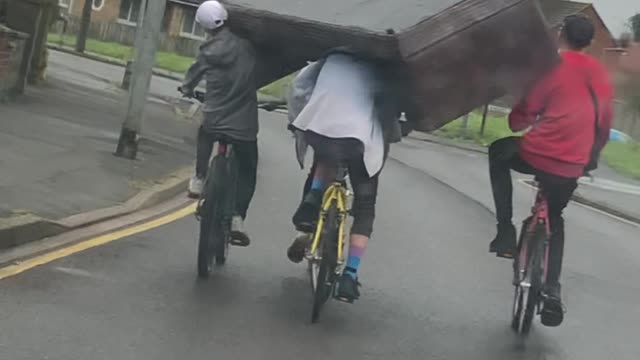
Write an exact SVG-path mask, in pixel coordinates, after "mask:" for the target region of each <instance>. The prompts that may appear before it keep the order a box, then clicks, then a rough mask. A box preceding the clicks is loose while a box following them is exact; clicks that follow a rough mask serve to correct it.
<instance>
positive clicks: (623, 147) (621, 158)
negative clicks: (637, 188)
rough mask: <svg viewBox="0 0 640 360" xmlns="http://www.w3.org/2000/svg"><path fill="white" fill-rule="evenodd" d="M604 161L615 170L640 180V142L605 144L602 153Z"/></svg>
mask: <svg viewBox="0 0 640 360" xmlns="http://www.w3.org/2000/svg"><path fill="white" fill-rule="evenodd" d="M602 157H603V159H604V161H605V162H606V163H607V165H609V166H610V167H611V168H612V169H614V170H616V171H617V172H619V173H621V174H624V175H627V176H630V177H632V178H634V179H636V180H640V144H639V143H629V144H623V143H614V142H611V143H609V144H608V145H607V147H606V148H605V149H604V151H603V153H602Z"/></svg>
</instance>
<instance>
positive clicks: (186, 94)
mask: <svg viewBox="0 0 640 360" xmlns="http://www.w3.org/2000/svg"><path fill="white" fill-rule="evenodd" d="M178 92H179V93H180V94H182V96H183V97H186V98H189V99H192V98H193V97H194V96H195V94H194V92H193V91H187V90H185V89H184V88H183V87H182V86H178Z"/></svg>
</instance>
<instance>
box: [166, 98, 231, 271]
mask: <svg viewBox="0 0 640 360" xmlns="http://www.w3.org/2000/svg"><path fill="white" fill-rule="evenodd" d="M178 91H180V92H181V93H183V92H182V89H181V88H178ZM183 94H184V93H183ZM190 95H191V97H193V98H195V99H196V100H198V101H200V102H203V100H204V93H203V92H200V91H195V92H194V93H193V94H190ZM213 138H214V139H215V143H214V152H213V153H214V154H215V156H214V157H213V158H212V159H211V161H210V163H209V170H208V171H207V176H206V178H205V180H204V186H203V189H202V192H201V194H200V197H199V199H198V206H197V208H196V218H197V219H198V220H199V221H200V237H199V240H198V276H199V277H201V278H206V277H208V276H209V275H210V274H211V272H212V270H213V266H214V264H215V265H224V264H225V263H226V261H227V256H228V253H229V244H230V242H231V220H232V218H233V214H234V210H235V200H236V192H237V191H236V190H237V189H236V187H237V183H238V181H237V179H238V168H237V164H236V158H235V153H234V149H233V140H232V139H231V138H229V137H228V136H226V135H224V134H213ZM216 146H217V149H216Z"/></svg>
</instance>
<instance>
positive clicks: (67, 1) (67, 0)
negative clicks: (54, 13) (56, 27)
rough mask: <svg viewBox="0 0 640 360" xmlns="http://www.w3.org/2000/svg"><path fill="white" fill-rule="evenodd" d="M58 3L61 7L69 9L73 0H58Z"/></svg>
mask: <svg viewBox="0 0 640 360" xmlns="http://www.w3.org/2000/svg"><path fill="white" fill-rule="evenodd" d="M58 5H59V6H60V7H61V8H65V9H68V8H69V7H70V6H71V0H58Z"/></svg>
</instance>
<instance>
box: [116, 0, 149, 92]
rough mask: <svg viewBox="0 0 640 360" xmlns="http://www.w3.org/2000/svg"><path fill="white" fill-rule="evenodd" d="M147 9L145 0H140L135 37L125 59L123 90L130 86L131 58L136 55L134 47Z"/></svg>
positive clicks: (138, 40)
mask: <svg viewBox="0 0 640 360" xmlns="http://www.w3.org/2000/svg"><path fill="white" fill-rule="evenodd" d="M146 9H147V0H140V10H139V11H138V19H137V20H136V21H137V23H136V38H135V40H134V41H135V42H134V44H133V47H132V48H131V52H129V57H128V59H127V64H126V66H125V68H124V76H123V77H122V88H123V89H124V90H127V91H129V87H130V86H131V73H132V72H133V59H135V57H136V49H138V48H139V47H140V45H139V44H140V41H142V40H141V38H142V36H141V34H142V31H140V29H142V24H143V23H144V15H145V11H146Z"/></svg>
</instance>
